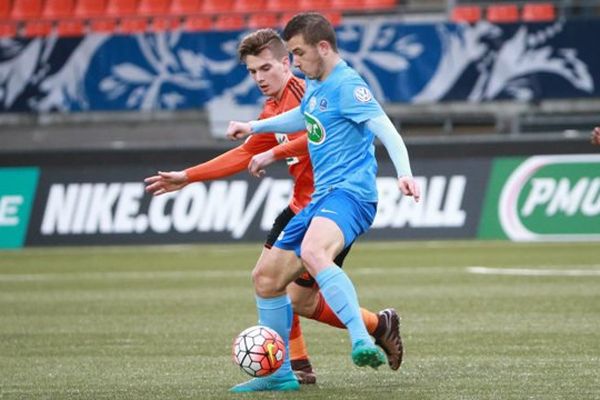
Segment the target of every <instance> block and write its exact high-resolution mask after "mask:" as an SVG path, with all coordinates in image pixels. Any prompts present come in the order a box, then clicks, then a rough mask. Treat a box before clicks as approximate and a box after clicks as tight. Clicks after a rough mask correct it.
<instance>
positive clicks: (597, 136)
mask: <svg viewBox="0 0 600 400" xmlns="http://www.w3.org/2000/svg"><path fill="white" fill-rule="evenodd" d="M590 140H591V142H592V144H595V145H596V146H600V126H597V127H595V128H594V130H593V131H592V136H591V138H590Z"/></svg>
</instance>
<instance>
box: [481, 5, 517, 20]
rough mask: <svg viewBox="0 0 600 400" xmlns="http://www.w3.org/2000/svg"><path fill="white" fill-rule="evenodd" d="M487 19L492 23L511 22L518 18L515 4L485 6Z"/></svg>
mask: <svg viewBox="0 0 600 400" xmlns="http://www.w3.org/2000/svg"><path fill="white" fill-rule="evenodd" d="M487 20H488V21H490V22H493V23H501V24H502V23H511V22H517V21H518V20H519V8H518V7H517V5H516V4H491V5H489V6H488V8H487Z"/></svg>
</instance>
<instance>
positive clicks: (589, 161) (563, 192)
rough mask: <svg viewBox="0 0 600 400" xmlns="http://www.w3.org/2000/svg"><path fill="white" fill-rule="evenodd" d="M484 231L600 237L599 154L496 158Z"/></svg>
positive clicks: (523, 236)
mask: <svg viewBox="0 0 600 400" xmlns="http://www.w3.org/2000/svg"><path fill="white" fill-rule="evenodd" d="M480 237H483V238H485V237H488V238H498V237H505V238H509V239H511V240H515V241H542V240H543V241H562V240H600V155H598V154H579V155H548V156H534V157H530V158H527V159H498V160H495V163H494V167H493V172H492V179H491V182H490V186H489V188H488V193H487V195H486V204H485V211H484V216H483V218H482V220H481V223H480Z"/></svg>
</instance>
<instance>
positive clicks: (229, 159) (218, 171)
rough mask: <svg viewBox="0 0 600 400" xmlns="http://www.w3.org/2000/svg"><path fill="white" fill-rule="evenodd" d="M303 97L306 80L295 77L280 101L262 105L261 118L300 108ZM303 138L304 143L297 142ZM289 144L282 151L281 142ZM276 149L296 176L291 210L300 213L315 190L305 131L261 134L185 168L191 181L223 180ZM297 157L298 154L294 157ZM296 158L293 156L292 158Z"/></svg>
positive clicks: (267, 102) (291, 172) (269, 101)
mask: <svg viewBox="0 0 600 400" xmlns="http://www.w3.org/2000/svg"><path fill="white" fill-rule="evenodd" d="M303 95H304V81H303V80H301V79H299V78H297V77H295V76H292V77H291V78H290V80H289V81H288V82H287V84H286V86H285V88H284V90H283V94H282V96H281V99H280V100H279V101H277V100H275V99H273V98H269V99H267V101H266V102H265V104H264V106H263V110H262V112H261V114H260V116H259V119H265V118H269V117H273V116H276V115H279V114H281V113H284V112H285V111H288V110H291V109H293V108H295V107H297V106H298V105H300V100H301V99H302V96H303ZM299 138H303V139H301V140H294V139H299ZM290 141H292V143H290V145H284V146H282V147H280V148H278V147H276V146H278V145H279V144H281V143H288V142H290ZM272 148H275V156H276V157H277V158H278V159H280V158H285V157H287V158H286V162H287V164H288V170H289V172H290V175H292V176H293V177H294V192H293V195H292V199H291V200H290V208H291V209H292V210H293V211H294V212H295V213H298V211H300V210H301V209H302V208H304V206H306V205H307V204H308V203H309V202H310V198H311V195H312V192H313V190H314V180H313V172H312V165H311V163H310V157H309V155H308V147H307V142H306V131H299V132H294V133H288V134H281V133H272V134H270V133H261V134H257V135H251V136H250V137H249V138H248V139H247V140H246V141H245V142H244V144H242V145H240V146H238V147H236V148H234V149H232V150H229V151H227V152H225V153H223V154H221V155H220V156H218V157H215V158H214V159H212V160H210V161H207V162H205V163H202V164H199V165H196V166H195V167H191V168H188V169H186V173H187V176H188V179H189V180H190V181H191V182H196V181H205V180H209V179H217V178H223V177H226V176H230V175H233V174H236V173H238V172H241V171H243V170H245V169H246V168H247V167H248V164H249V163H250V160H251V159H252V157H253V156H254V155H256V154H259V153H262V152H264V151H267V150H269V149H272ZM295 154H296V155H295ZM292 155H294V156H292Z"/></svg>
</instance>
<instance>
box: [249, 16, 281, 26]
mask: <svg viewBox="0 0 600 400" xmlns="http://www.w3.org/2000/svg"><path fill="white" fill-rule="evenodd" d="M278 23H279V19H278V18H277V15H276V14H270V13H256V14H252V15H250V17H249V18H248V28H250V29H260V28H276V27H277V26H278Z"/></svg>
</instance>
